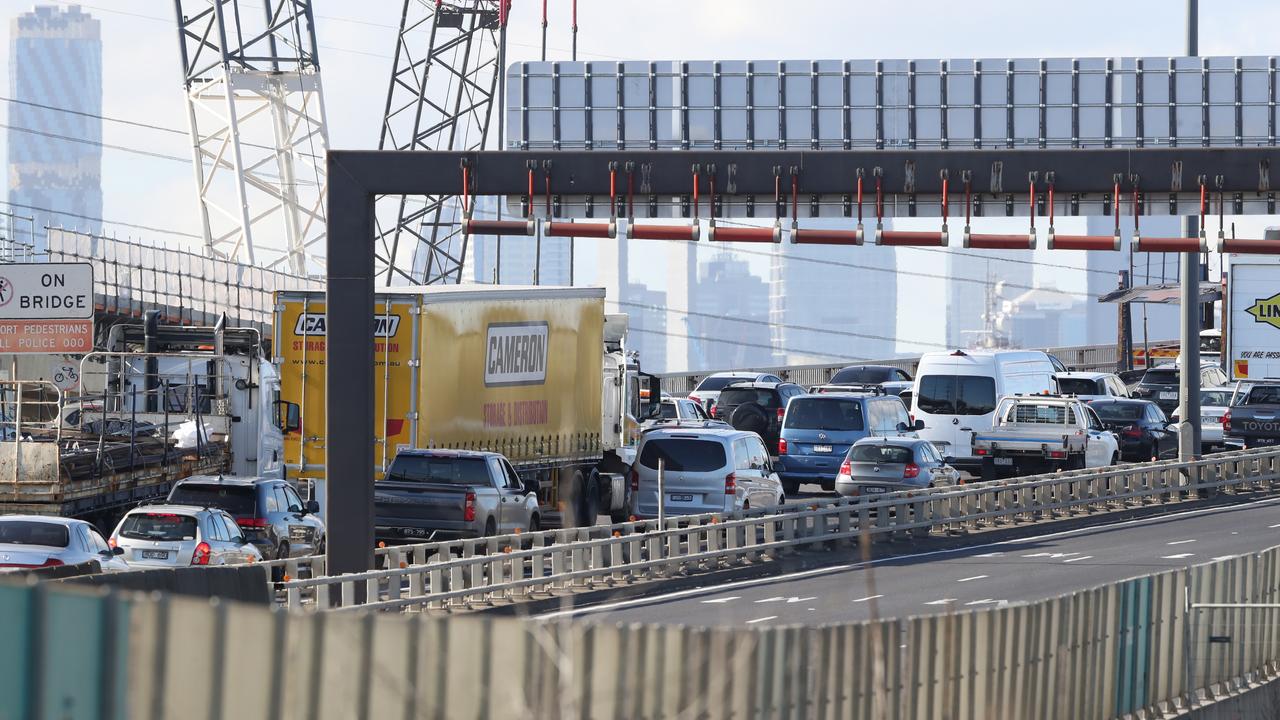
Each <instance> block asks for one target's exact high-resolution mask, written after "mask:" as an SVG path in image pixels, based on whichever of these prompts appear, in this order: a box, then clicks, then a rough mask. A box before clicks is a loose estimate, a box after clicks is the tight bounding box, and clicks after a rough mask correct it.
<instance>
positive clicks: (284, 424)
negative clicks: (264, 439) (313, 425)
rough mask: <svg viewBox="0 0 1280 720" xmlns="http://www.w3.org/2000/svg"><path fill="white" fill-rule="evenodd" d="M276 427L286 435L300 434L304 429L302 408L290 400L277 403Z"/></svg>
mask: <svg viewBox="0 0 1280 720" xmlns="http://www.w3.org/2000/svg"><path fill="white" fill-rule="evenodd" d="M275 404H276V427H278V428H280V429H281V430H283V431H284V432H286V433H294V432H298V431H299V430H301V429H302V408H301V407H300V406H299V405H298V403H295V402H289V401H288V400H277V401H276V403H275Z"/></svg>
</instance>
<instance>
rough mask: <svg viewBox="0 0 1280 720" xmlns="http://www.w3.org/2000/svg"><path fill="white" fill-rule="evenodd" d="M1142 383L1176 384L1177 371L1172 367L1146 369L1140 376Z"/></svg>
mask: <svg viewBox="0 0 1280 720" xmlns="http://www.w3.org/2000/svg"><path fill="white" fill-rule="evenodd" d="M1142 384H1143V385H1177V384H1178V371H1177V370H1173V369H1161V370H1148V371H1147V374H1146V375H1143V376H1142Z"/></svg>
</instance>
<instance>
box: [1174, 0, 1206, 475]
mask: <svg viewBox="0 0 1280 720" xmlns="http://www.w3.org/2000/svg"><path fill="white" fill-rule="evenodd" d="M1199 16H1200V3H1199V2H1198V0H1187V55H1188V56H1190V57H1195V56H1196V55H1198V54H1199V52H1200V49H1199V19H1200V18H1199ZM1186 228H1187V231H1186V236H1187V237H1189V238H1194V237H1197V236H1199V235H1202V234H1203V233H1204V227H1203V225H1202V218H1200V217H1199V216H1188V217H1187V219H1186ZM1178 267H1179V272H1180V273H1181V277H1180V283H1181V285H1180V292H1179V302H1180V303H1181V308H1182V322H1180V323H1179V333H1178V337H1179V340H1180V342H1181V344H1182V371H1181V372H1179V373H1178V384H1179V388H1178V390H1179V392H1178V417H1179V420H1180V421H1181V424H1180V425H1179V426H1178V459H1179V460H1191V459H1192V458H1195V457H1198V456H1199V455H1200V437H1201V435H1200V430H1201V428H1200V253H1198V252H1183V253H1179V255H1178Z"/></svg>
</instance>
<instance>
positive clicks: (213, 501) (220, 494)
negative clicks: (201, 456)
mask: <svg viewBox="0 0 1280 720" xmlns="http://www.w3.org/2000/svg"><path fill="white" fill-rule="evenodd" d="M257 497H258V492H257V488H254V487H249V486H245V485H213V484H211V485H206V484H197V483H182V484H180V485H178V486H177V487H175V488H174V489H173V492H171V493H169V502H171V503H173V504H174V505H199V506H201V507H216V508H218V509H220V510H226V511H227V512H228V513H231V514H232V515H235V516H237V517H245V516H247V517H253V516H254V515H255V514H256V512H257Z"/></svg>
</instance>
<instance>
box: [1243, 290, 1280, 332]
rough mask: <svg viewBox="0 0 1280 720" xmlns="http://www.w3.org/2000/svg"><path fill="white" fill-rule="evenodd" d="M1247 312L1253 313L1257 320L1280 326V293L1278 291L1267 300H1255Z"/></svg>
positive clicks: (1276, 326) (1275, 326)
mask: <svg viewBox="0 0 1280 720" xmlns="http://www.w3.org/2000/svg"><path fill="white" fill-rule="evenodd" d="M1245 312H1247V313H1249V314H1250V315H1252V316H1253V319H1254V320H1255V321H1257V322H1260V323H1266V324H1268V325H1270V326H1272V327H1274V328H1280V293H1276V294H1275V295H1272V296H1271V297H1269V298H1267V299H1265V300H1263V299H1261V298H1259V299H1258V300H1256V301H1254V303H1253V307H1251V308H1249V309H1248V310H1246V311H1245Z"/></svg>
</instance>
